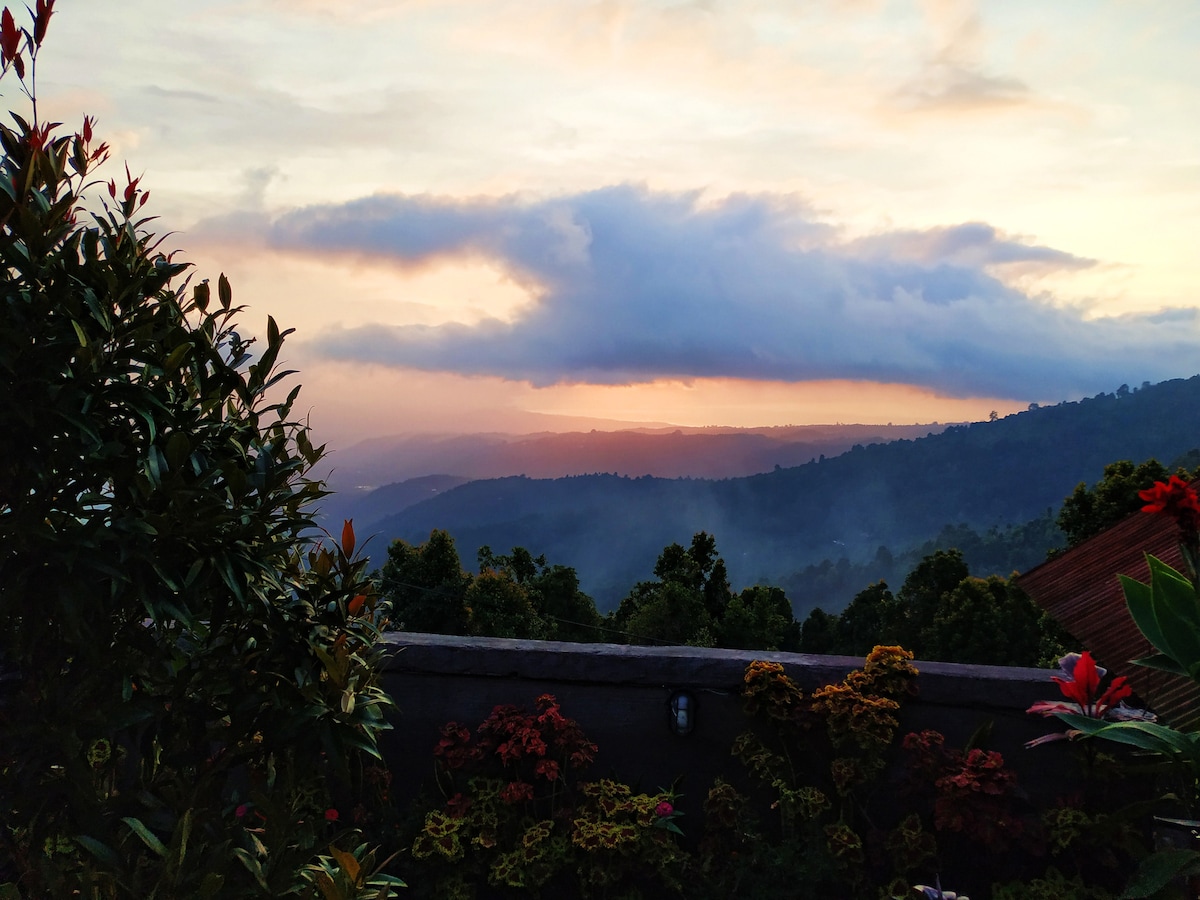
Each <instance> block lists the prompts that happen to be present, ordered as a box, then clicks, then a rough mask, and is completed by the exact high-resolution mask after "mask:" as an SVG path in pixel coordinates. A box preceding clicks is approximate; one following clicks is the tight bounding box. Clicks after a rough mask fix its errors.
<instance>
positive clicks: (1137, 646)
mask: <svg viewBox="0 0 1200 900" xmlns="http://www.w3.org/2000/svg"><path fill="white" fill-rule="evenodd" d="M1146 554H1150V555H1151V556H1155V557H1157V558H1158V559H1161V560H1162V561H1163V562H1165V563H1167V564H1168V565H1171V566H1174V567H1175V568H1181V567H1182V564H1183V558H1182V554H1181V553H1180V551H1179V541H1178V532H1177V530H1176V526H1175V523H1174V521H1172V520H1171V519H1169V518H1167V517H1166V516H1155V515H1149V514H1146V513H1141V512H1138V513H1134V514H1133V515H1131V516H1129V517H1128V518H1127V519H1125V520H1123V521H1121V522H1119V523H1118V524H1116V525H1114V526H1113V527H1112V528H1109V529H1108V530H1107V531H1104V532H1102V533H1100V534H1098V535H1096V536H1095V537H1093V538H1090V539H1089V540H1087V541H1085V542H1084V543H1082V544H1080V545H1079V546H1078V547H1073V548H1071V549H1070V550H1067V551H1065V552H1064V553H1062V554H1061V555H1059V556H1057V557H1055V558H1054V559H1051V560H1049V561H1048V562H1044V563H1042V564H1041V565H1040V566H1038V567H1037V568H1034V569H1030V570H1029V571H1028V572H1026V573H1025V574H1023V575H1021V576H1020V577H1019V578H1018V579H1017V583H1018V584H1019V585H1020V586H1021V588H1022V589H1023V590H1024V591H1025V593H1027V594H1028V595H1029V596H1030V597H1031V598H1032V599H1033V600H1034V602H1036V603H1037V604H1038V605H1039V606H1041V607H1042V609H1044V610H1046V611H1047V612H1048V613H1050V615H1052V616H1053V617H1054V618H1055V619H1056V620H1058V622H1059V624H1061V625H1062V626H1063V628H1065V629H1066V630H1067V631H1069V632H1070V633H1071V634H1072V635H1073V636H1074V637H1075V638H1077V639H1078V640H1079V641H1080V643H1081V644H1082V645H1083V646H1084V647H1085V648H1087V649H1088V650H1090V651H1091V652H1092V656H1093V657H1095V659H1096V661H1097V662H1098V663H1099V664H1100V665H1103V666H1106V667H1107V668H1109V669H1110V670H1111V671H1113V672H1115V673H1116V674H1119V675H1125V676H1126V677H1127V678H1128V679H1129V683H1130V684H1131V685H1132V686H1133V689H1134V690H1135V691H1136V692H1137V694H1138V696H1139V697H1140V698H1141V699H1142V701H1143V702H1145V703H1146V705H1147V706H1149V707H1150V708H1151V709H1152V710H1154V711H1155V712H1156V713H1157V714H1158V716H1159V718H1160V719H1162V720H1164V721H1165V722H1167V723H1169V724H1171V725H1174V726H1176V727H1179V728H1184V729H1189V730H1191V729H1194V728H1197V727H1200V685H1197V684H1196V683H1195V682H1193V681H1192V680H1191V679H1188V678H1184V677H1182V676H1178V675H1170V674H1168V673H1166V672H1158V671H1156V670H1154V669H1148V668H1146V667H1144V666H1135V665H1133V664H1132V663H1131V662H1130V661H1131V660H1134V659H1138V658H1139V657H1143V656H1148V655H1150V654H1151V653H1152V652H1154V650H1153V648H1152V647H1151V646H1150V642H1149V641H1147V640H1146V639H1145V638H1144V637H1143V636H1142V633H1141V632H1140V631H1139V630H1138V628H1137V626H1136V625H1135V624H1134V622H1133V618H1132V617H1131V616H1130V615H1129V609H1128V608H1127V607H1126V605H1125V595H1124V593H1123V592H1122V590H1121V584H1120V582H1119V581H1118V579H1117V576H1118V575H1128V576H1130V577H1131V578H1136V579H1137V580H1138V581H1149V580H1150V570H1149V568H1148V567H1147V565H1146Z"/></svg>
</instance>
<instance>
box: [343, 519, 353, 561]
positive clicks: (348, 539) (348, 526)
mask: <svg viewBox="0 0 1200 900" xmlns="http://www.w3.org/2000/svg"><path fill="white" fill-rule="evenodd" d="M342 552H343V553H345V554H346V559H349V558H350V557H352V556H353V555H354V520H353V519H346V520H345V524H343V525H342Z"/></svg>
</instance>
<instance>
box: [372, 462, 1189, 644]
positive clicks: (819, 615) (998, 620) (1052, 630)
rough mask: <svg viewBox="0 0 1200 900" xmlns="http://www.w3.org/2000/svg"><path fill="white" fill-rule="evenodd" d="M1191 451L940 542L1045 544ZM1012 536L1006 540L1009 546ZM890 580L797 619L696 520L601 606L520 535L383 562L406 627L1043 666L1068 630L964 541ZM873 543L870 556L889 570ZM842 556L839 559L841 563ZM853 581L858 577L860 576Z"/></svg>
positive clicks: (1067, 640)
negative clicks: (902, 652)
mask: <svg viewBox="0 0 1200 900" xmlns="http://www.w3.org/2000/svg"><path fill="white" fill-rule="evenodd" d="M1194 463H1200V452H1196V451H1193V452H1192V453H1190V454H1188V455H1186V456H1185V457H1183V458H1181V459H1180V460H1178V461H1177V462H1176V464H1175V465H1174V466H1172V467H1167V466H1164V465H1162V464H1161V463H1159V462H1158V461H1157V460H1154V459H1150V460H1147V461H1145V462H1143V463H1141V464H1138V465H1135V464H1134V463H1132V462H1130V461H1128V460H1121V461H1119V462H1115V463H1112V464H1110V465H1108V466H1106V467H1105V469H1104V475H1103V477H1102V478H1101V479H1100V480H1099V481H1098V482H1097V483H1096V484H1095V485H1093V486H1091V487H1089V486H1088V485H1087V484H1085V483H1080V484H1079V485H1078V486H1077V487H1076V488H1075V490H1074V491H1073V492H1072V493H1071V495H1070V496H1068V497H1067V498H1065V500H1064V501H1063V505H1062V507H1061V509H1060V510H1059V512H1058V515H1057V517H1056V518H1054V519H1053V520H1051V519H1050V514H1049V512H1048V513H1047V515H1046V516H1045V517H1041V518H1039V519H1038V520H1034V521H1033V522H1031V523H1028V524H1027V525H1025V526H1021V527H1018V528H1010V529H1006V530H1005V531H1003V532H999V531H997V530H995V529H993V530H992V531H991V532H989V533H988V534H987V535H985V536H983V537H980V536H979V535H976V534H975V533H974V532H973V531H971V530H970V529H966V528H965V526H959V527H958V528H952V527H949V526H948V527H947V528H946V529H944V531H943V535H942V536H941V538H940V539H939V541H938V542H937V543H941V542H943V541H951V540H954V539H956V538H957V539H958V540H959V541H960V542H961V543H963V544H965V545H966V546H968V547H971V548H972V549H974V550H975V551H976V552H981V549H982V550H986V551H987V552H990V553H992V554H999V555H1000V557H1003V554H1004V553H1006V552H1008V553H1011V552H1012V551H1011V546H1012V545H1014V544H1016V545H1023V544H1026V543H1028V542H1029V541H1030V540H1031V539H1032V540H1037V541H1049V540H1050V539H1051V538H1050V533H1051V528H1050V526H1053V531H1054V533H1055V534H1057V535H1058V540H1057V541H1056V542H1055V543H1056V544H1057V545H1056V546H1051V547H1049V548H1048V552H1047V554H1046V555H1053V554H1054V553H1056V552H1060V550H1061V549H1062V548H1063V547H1064V546H1065V547H1073V546H1075V545H1077V544H1079V543H1081V542H1082V541H1084V540H1086V539H1087V538H1089V537H1091V536H1093V535H1095V534H1098V533H1099V532H1101V531H1103V530H1104V529H1106V528H1108V527H1110V526H1111V525H1113V524H1115V523H1116V522H1118V521H1120V520H1121V519H1122V518H1124V517H1125V516H1127V515H1129V514H1130V513H1132V512H1134V511H1135V510H1137V509H1138V508H1139V507H1140V505H1141V501H1140V500H1139V499H1138V496H1137V494H1138V491H1139V490H1142V489H1143V488H1146V487H1149V486H1150V485H1152V484H1153V483H1154V482H1155V481H1159V480H1164V479H1165V478H1167V476H1168V475H1169V474H1170V473H1171V472H1172V471H1175V472H1179V473H1181V474H1184V475H1188V476H1189V477H1197V476H1200V466H1195V467H1194V468H1193V469H1192V471H1191V472H1190V473H1189V471H1188V468H1187V465H1188V464H1194ZM1006 547H1008V548H1009V549H1007V550H1006V549H1005V548H1006ZM924 550H925V551H926V552H924V553H923V555H921V557H920V558H919V559H918V560H917V561H916V562H915V564H913V565H912V566H911V568H910V569H909V571H908V572H907V574H906V575H904V576H903V581H902V583H901V586H900V588H899V589H898V590H896V591H893V590H892V589H891V588H890V587H889V585H888V582H887V580H886V579H882V578H881V579H878V580H874V581H872V582H871V583H870V584H868V586H867V587H865V588H863V589H862V590H861V591H859V593H858V594H856V595H855V596H854V598H853V599H852V600H851V601H850V603H849V604H848V605H847V606H846V607H845V609H843V610H842V611H841V612H827V611H826V610H824V609H823V608H821V607H820V606H819V605H818V606H815V607H812V608H811V611H810V612H809V614H808V616H807V617H806V618H805V619H804V620H803V622H801V621H800V620H798V619H797V618H796V617H795V611H794V610H795V605H794V603H793V601H792V600H791V599H790V598H789V596H788V594H787V593H786V592H785V590H784V589H783V588H781V587H777V586H771V585H763V584H759V585H752V586H750V587H746V588H743V589H742V590H741V591H740V592H739V591H735V590H733V588H732V587H731V585H730V582H729V576H728V572H727V570H726V566H725V561H724V559H723V558H722V557H721V556H720V554H719V553H718V551H717V542H716V538H715V537H714V536H713V535H710V534H708V533H707V532H704V531H700V532H697V533H696V534H695V535H693V537H692V540H691V543H690V544H689V545H688V546H683V545H681V544H678V543H672V544H669V545H668V546H666V547H664V548H663V550H662V552H661V553H660V554H659V556H658V560H657V562H656V564H655V566H654V569H653V577H652V578H650V579H647V580H645V581H639V582H637V584H635V585H634V587H633V588H632V589H631V590H630V591H629V593H628V594H627V595H626V596H625V597H624V599H622V600H621V601H620V603H619V605H618V606H617V607H616V608H615V609H614V610H612V611H611V612H609V613H608V614H607V615H602V614H601V613H600V612H599V611H598V610H597V608H596V604H595V602H594V601H593V600H592V598H591V597H590V596H588V595H587V594H586V593H584V592H583V591H582V590H581V589H580V586H579V578H578V576H577V575H576V573H575V570H574V569H573V568H571V567H570V566H564V565H551V564H549V563H548V562H547V561H546V558H545V556H537V557H534V556H533V554H532V553H531V552H530V551H529V550H527V549H526V548H524V547H513V548H512V550H511V551H510V552H509V553H506V554H498V553H496V552H494V551H493V550H492V549H491V548H490V547H488V546H484V547H481V548H480V549H479V551H478V553H477V556H476V563H477V567H476V571H475V572H468V571H466V570H465V569H464V568H463V566H462V561H461V559H460V557H459V553H458V550H457V548H456V547H455V542H454V538H453V537H452V536H451V535H450V534H449V533H448V532H446V531H443V530H434V531H433V532H432V533H431V534H430V536H429V540H428V541H426V542H424V543H421V544H417V545H414V544H410V543H408V542H406V541H403V540H396V541H394V542H393V543H392V544H391V546H390V547H389V548H388V554H387V561H386V562H385V563H384V565H383V567H382V569H381V570H380V571H379V572H378V573H377V576H376V577H377V581H378V585H379V591H380V593H381V595H382V596H383V597H384V598H386V599H387V600H389V601H390V602H391V604H392V609H393V615H394V617H395V621H396V623H397V626H398V627H400V628H403V629H406V630H410V631H429V632H435V633H443V634H461V635H480V636H491V637H510V638H533V639H544V640H561V641H581V642H609V643H625V644H667V645H690V646H697V647H727V648H733V649H745V650H784V651H797V652H805V653H830V654H842V655H849V656H862V655H864V654H866V653H868V652H869V651H870V650H871V648H872V647H874V646H876V645H877V644H900V645H902V646H904V647H906V648H908V649H910V650H912V651H913V652H914V653H915V654H916V655H917V656H918V657H919V658H922V659H933V660H943V661H947V662H974V663H980V664H989V665H1039V664H1046V663H1049V662H1051V661H1053V660H1054V659H1056V658H1057V657H1058V656H1059V655H1061V653H1062V652H1063V650H1064V648H1067V647H1068V646H1069V645H1070V644H1071V643H1072V639H1071V637H1070V635H1068V634H1067V633H1065V632H1064V631H1062V629H1061V628H1060V627H1059V626H1058V625H1057V624H1056V623H1055V622H1054V621H1053V620H1052V619H1050V618H1049V617H1048V616H1046V615H1045V614H1044V613H1042V611H1041V610H1040V609H1039V608H1038V607H1037V606H1036V604H1034V603H1033V601H1032V600H1030V599H1029V597H1028V596H1026V595H1025V594H1024V592H1023V591H1021V589H1020V588H1019V587H1018V586H1017V584H1016V583H1015V581H1014V580H1013V579H1012V578H1005V577H1001V576H999V575H989V576H988V577H986V578H979V577H975V576H972V575H971V572H970V565H969V563H968V559H967V557H966V554H965V553H964V550H963V549H962V548H960V547H957V546H936V545H934V544H927V545H926V546H925V548H924ZM898 562H899V560H896V559H894V558H893V557H892V555H891V554H890V553H889V552H888V551H887V550H886V548H883V547H881V548H880V550H879V552H878V553H877V554H876V557H875V560H874V561H873V563H874V564H875V565H877V566H878V565H886V566H889V567H891V568H893V569H895V567H896V565H897V563H898ZM843 563H845V565H843ZM812 568H814V569H815V570H816V573H817V574H818V575H822V574H828V573H831V572H832V573H834V574H835V576H836V577H841V578H846V577H852V575H853V574H854V573H855V572H861V571H863V568H862V567H851V566H850V565H849V563H848V562H846V561H845V560H842V561H839V563H838V564H837V565H829V564H828V561H827V563H826V564H823V565H822V566H820V567H812ZM860 583H861V582H860Z"/></svg>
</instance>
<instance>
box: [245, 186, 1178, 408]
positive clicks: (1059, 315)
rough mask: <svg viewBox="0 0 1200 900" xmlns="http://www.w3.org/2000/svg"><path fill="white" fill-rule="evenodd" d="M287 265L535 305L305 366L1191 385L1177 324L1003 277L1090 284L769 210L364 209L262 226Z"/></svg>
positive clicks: (966, 388) (1066, 264)
mask: <svg viewBox="0 0 1200 900" xmlns="http://www.w3.org/2000/svg"><path fill="white" fill-rule="evenodd" d="M267 235H268V240H269V242H270V243H271V244H272V245H273V246H275V247H277V248H279V249H286V250H292V251H296V252H315V253H335V254H339V253H345V254H355V255H359V256H368V257H375V258H378V259H382V260H393V261H395V262H397V263H402V264H417V263H421V262H423V261H427V260H430V259H434V258H438V257H454V256H476V257H482V258H486V259H488V260H490V261H493V262H495V263H497V264H499V265H501V266H503V267H504V268H505V269H506V270H507V271H509V272H510V273H511V274H512V275H513V276H514V277H515V278H517V279H518V280H521V281H522V282H523V283H526V284H530V285H536V286H537V290H538V291H539V294H540V299H539V301H538V302H537V303H535V304H533V305H531V306H530V307H528V308H526V309H524V310H522V311H521V312H520V314H519V317H518V318H517V319H515V320H514V321H511V322H510V321H502V320H500V319H499V318H496V319H488V320H484V321H482V322H480V323H478V324H475V325H463V324H446V325H438V326H424V325H400V326H395V325H387V324H382V323H381V324H377V325H371V326H366V327H360V328H352V329H344V330H331V331H330V332H328V333H326V334H325V335H324V336H322V337H321V338H319V339H318V340H317V346H318V349H319V350H321V351H322V352H324V353H326V354H327V355H329V356H331V357H335V358H340V359H353V360H362V361H369V362H374V363H382V364H389V365H395V366H405V367H413V368H417V369H424V370H430V371H451V372H458V373H463V374H479V375H497V376H501V377H504V378H509V379H517V380H526V381H529V382H531V383H533V384H535V385H550V384H556V383H567V382H586V383H595V384H622V383H631V382H643V381H650V380H654V379H657V378H661V377H674V378H689V377H706V376H714V377H734V378H747V379H763V380H768V379H769V380H782V381H805V380H811V379H829V378H845V379H869V380H876V381H885V382H898V383H906V384H915V385H921V386H924V387H928V388H933V389H935V390H937V391H941V392H944V393H946V394H950V395H957V396H968V395H987V396H997V397H1008V398H1027V397H1051V396H1069V395H1077V394H1080V393H1091V392H1094V391H1096V390H1111V389H1112V388H1113V387H1115V386H1116V385H1118V384H1120V383H1122V382H1129V383H1140V382H1141V381H1143V380H1161V379H1164V378H1169V377H1177V376H1181V375H1190V374H1194V371H1195V368H1196V363H1195V349H1194V348H1195V339H1196V337H1197V319H1196V315H1195V312H1194V311H1191V310H1187V311H1175V312H1173V313H1171V314H1170V315H1167V316H1163V315H1162V314H1158V315H1155V316H1143V317H1139V316H1129V315H1127V316H1122V317H1120V318H1115V319H1088V318H1086V317H1085V316H1084V315H1083V314H1082V313H1081V312H1080V311H1079V310H1076V309H1072V308H1063V307H1061V306H1054V305H1050V304H1047V303H1046V302H1044V300H1042V299H1038V298H1033V297H1030V296H1027V295H1026V294H1023V293H1021V292H1020V291H1018V290H1016V289H1014V288H1012V287H1010V286H1007V285H1006V284H1005V283H1004V282H1002V281H1001V280H1000V279H999V277H997V276H998V275H1002V274H1003V272H1004V271H1005V266H1009V265H1025V266H1033V267H1035V268H1037V269H1038V270H1040V271H1049V270H1056V269H1066V270H1071V269H1079V268H1083V267H1087V266H1089V265H1091V264H1092V261H1090V260H1086V259H1081V258H1079V257H1076V256H1072V255H1071V254H1069V253H1065V252H1063V251H1060V250H1056V249H1053V248H1049V247H1041V246H1037V245H1033V244H1029V243H1027V242H1023V241H1021V240H1017V239H1013V238H1006V237H1004V236H1003V235H1001V234H999V233H997V231H996V230H995V229H994V228H992V227H991V226H990V225H987V224H985V223H968V224H964V225H957V226H951V227H946V228H938V229H931V230H928V231H897V232H892V233H888V234H881V235H876V236H873V237H871V238H867V239H861V240H857V241H852V242H840V241H839V240H838V239H837V237H836V234H835V233H834V232H833V231H832V230H830V229H829V228H828V227H827V226H825V225H823V224H821V223H820V222H818V221H817V220H816V218H815V217H814V215H813V214H812V212H811V210H809V209H808V208H806V207H805V206H804V205H803V204H801V203H799V202H798V201H795V200H794V199H790V198H782V199H781V198H770V197H760V196H735V197H732V198H728V199H726V200H724V201H722V202H720V203H716V204H705V203H702V202H701V201H700V198H699V197H698V195H694V194H663V193H654V192H650V191H647V190H644V189H638V188H633V187H613V188H606V189H603V190H596V191H591V192H587V193H581V194H577V195H572V196H566V197H557V198H553V199H537V200H530V199H522V198H520V197H508V198H501V199H479V200H451V199H447V198H440V197H422V196H383V195H381V196H375V197H370V198H366V199H362V200H358V201H354V202H351V203H346V204H342V205H337V206H322V207H313V208H307V209H300V210H296V211H293V212H291V213H289V214H287V215H284V216H282V217H280V218H278V219H276V220H275V221H274V222H272V223H270V224H268V225H267Z"/></svg>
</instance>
